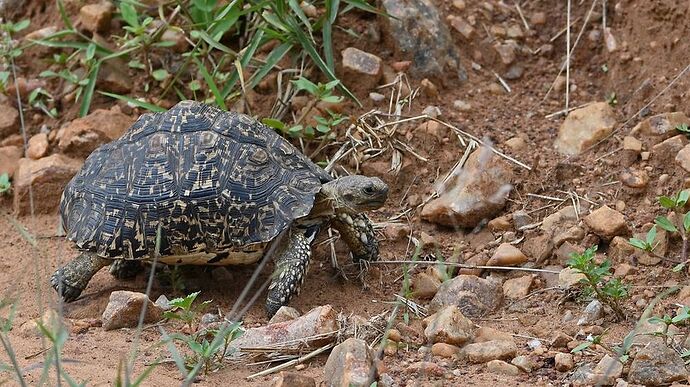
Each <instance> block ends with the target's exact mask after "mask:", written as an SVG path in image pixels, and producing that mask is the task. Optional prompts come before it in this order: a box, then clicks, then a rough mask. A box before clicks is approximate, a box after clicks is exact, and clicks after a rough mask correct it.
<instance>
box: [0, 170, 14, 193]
mask: <svg viewBox="0 0 690 387" xmlns="http://www.w3.org/2000/svg"><path fill="white" fill-rule="evenodd" d="M11 188H12V184H11V183H10V175H9V174H8V173H3V174H2V175H0V195H4V194H7V193H9V192H10V189H11Z"/></svg>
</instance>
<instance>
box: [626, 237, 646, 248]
mask: <svg viewBox="0 0 690 387" xmlns="http://www.w3.org/2000/svg"><path fill="white" fill-rule="evenodd" d="M628 243H629V244H630V245H632V246H633V247H637V248H638V249H640V250H646V249H647V244H646V243H645V241H643V240H641V239H637V238H630V240H628Z"/></svg>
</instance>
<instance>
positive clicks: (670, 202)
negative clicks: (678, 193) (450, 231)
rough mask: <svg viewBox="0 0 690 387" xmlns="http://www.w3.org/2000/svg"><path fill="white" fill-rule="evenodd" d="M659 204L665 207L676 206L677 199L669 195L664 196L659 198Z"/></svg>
mask: <svg viewBox="0 0 690 387" xmlns="http://www.w3.org/2000/svg"><path fill="white" fill-rule="evenodd" d="M659 204H661V206H662V207H664V208H669V209H670V208H674V207H675V206H676V201H675V200H674V199H671V198H670V197H668V196H662V197H660V198H659Z"/></svg>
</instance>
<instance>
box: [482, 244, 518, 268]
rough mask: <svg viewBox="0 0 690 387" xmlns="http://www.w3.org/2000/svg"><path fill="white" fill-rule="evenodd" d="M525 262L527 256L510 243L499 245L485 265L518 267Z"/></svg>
mask: <svg viewBox="0 0 690 387" xmlns="http://www.w3.org/2000/svg"><path fill="white" fill-rule="evenodd" d="M525 262H527V256H525V254H523V253H522V251H520V249H518V248H517V247H515V246H513V245H511V244H510V243H501V244H500V245H499V246H498V248H496V251H495V252H494V254H493V255H492V256H491V258H490V259H489V261H488V262H487V263H486V264H487V265H488V266H518V265H521V264H523V263H525Z"/></svg>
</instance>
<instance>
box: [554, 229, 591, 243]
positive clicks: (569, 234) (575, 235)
mask: <svg viewBox="0 0 690 387" xmlns="http://www.w3.org/2000/svg"><path fill="white" fill-rule="evenodd" d="M584 238H585V230H583V229H582V227H580V226H573V227H571V228H569V229H567V230H566V231H563V232H561V233H558V234H556V235H555V236H554V237H553V238H552V239H551V240H552V241H553V244H554V246H561V245H562V244H563V243H566V242H573V243H577V242H579V241H581V240H582V239H584Z"/></svg>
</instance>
